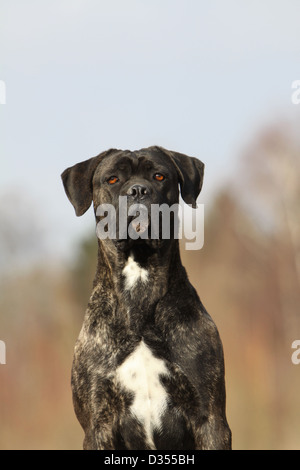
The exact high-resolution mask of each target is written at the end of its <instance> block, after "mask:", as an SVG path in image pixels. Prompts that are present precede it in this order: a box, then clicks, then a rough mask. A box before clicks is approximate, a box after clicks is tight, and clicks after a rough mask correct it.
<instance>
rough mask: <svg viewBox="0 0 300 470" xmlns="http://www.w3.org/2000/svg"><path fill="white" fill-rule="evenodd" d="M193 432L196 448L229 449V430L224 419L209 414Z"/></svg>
mask: <svg viewBox="0 0 300 470" xmlns="http://www.w3.org/2000/svg"><path fill="white" fill-rule="evenodd" d="M195 434H196V435H195V438H196V439H195V440H196V449H197V450H231V431H230V428H229V426H228V424H227V421H226V419H222V418H220V417H219V416H217V417H216V416H213V415H212V416H209V417H208V418H207V420H206V421H205V422H204V423H203V424H202V426H201V427H200V428H199V429H197V431H196V433H195Z"/></svg>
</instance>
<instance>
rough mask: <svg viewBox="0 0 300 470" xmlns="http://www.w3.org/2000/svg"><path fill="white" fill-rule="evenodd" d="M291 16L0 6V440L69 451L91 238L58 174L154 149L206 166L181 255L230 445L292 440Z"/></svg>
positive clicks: (87, 219) (297, 68) (75, 435)
mask: <svg viewBox="0 0 300 470" xmlns="http://www.w3.org/2000/svg"><path fill="white" fill-rule="evenodd" d="M299 18H300V4H299V2H298V1H297V0H289V2H284V1H283V0H264V1H263V2H261V1H258V0H252V1H250V0H247V1H245V2H238V1H237V0H227V1H226V2H223V1H222V0H212V1H210V2H204V1H202V0H189V1H186V0H164V1H163V2H162V1H158V0H151V1H150V0H140V1H138V0H125V1H124V0H100V1H96V0H85V1H83V0H51V1H50V0H44V1H43V2H39V1H37V0H27V1H26V2H23V1H21V0H0V80H1V81H2V83H5V100H4V99H3V96H2V99H1V104H0V129H1V146H0V158H1V165H0V340H2V341H4V342H5V345H6V364H5V365H4V364H2V365H0V449H80V448H81V447H82V439H83V434H82V431H81V428H80V425H79V423H78V422H77V420H76V418H75V415H74V412H73V406H72V398H71V389H70V372H71V364H72V356H73V348H74V344H75V341H76V338H77V336H78V333H79V330H80V327H81V323H82V320H83V315H84V311H85V307H86V305H87V302H88V299H89V294H90V291H91V283H92V279H93V275H94V272H95V267H96V236H95V227H94V220H93V214H92V211H91V210H90V211H88V212H87V213H86V214H85V215H84V216H82V217H81V218H76V217H75V213H74V210H73V208H72V206H71V205H70V203H69V201H68V200H67V198H66V196H65V194H64V190H63V186H62V183H61V180H60V174H61V172H62V171H63V170H64V169H65V168H66V167H68V166H71V165H73V164H74V163H77V162H79V161H82V160H85V159H87V158H89V157H92V156H94V155H97V154H98V153H100V152H101V151H104V150H106V149H108V148H110V147H115V148H122V149H126V148H128V149H130V150H135V149H139V148H142V147H147V146H149V145H155V144H157V145H161V146H164V147H166V148H168V149H171V150H176V151H179V152H182V153H186V154H188V155H191V156H195V157H199V158H200V159H201V160H202V161H203V162H204V163H205V165H206V170H205V180H204V186H203V190H202V193H201V195H200V198H199V202H200V203H204V204H205V242H204V247H203V249H202V250H200V251H185V250H184V247H182V260H183V263H184V265H185V266H186V268H187V271H188V273H189V277H190V280H191V281H192V283H193V284H194V286H195V287H196V289H197V291H198V293H199V295H200V297H201V300H202V301H203V303H204V305H205V306H206V308H207V310H208V311H209V313H210V314H211V316H212V317H213V319H214V321H215V323H216V324H217V326H218V329H219V331H220V335H221V338H222V341H223V346H224V351H225V364H226V385H227V417H228V421H229V424H230V426H231V429H232V432H233V448H234V449H300V404H299V390H300V365H298V366H297V365H295V364H293V363H292V361H291V356H292V352H293V350H292V349H291V345H292V342H293V341H294V340H297V339H300V320H299V305H300V217H299V207H300V186H299V176H300V132H299V129H300V104H299V105H298V101H299V102H300V93H298V95H297V96H298V98H297V96H296V95H295V93H296V90H295V89H293V88H292V84H293V83H294V82H295V81H296V80H300V29H299ZM1 89H2V90H3V87H2V88H1ZM293 93H294V95H293ZM4 103H5V104H4Z"/></svg>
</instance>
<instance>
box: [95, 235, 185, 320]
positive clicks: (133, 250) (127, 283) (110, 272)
mask: <svg viewBox="0 0 300 470" xmlns="http://www.w3.org/2000/svg"><path fill="white" fill-rule="evenodd" d="M179 263H180V264H179ZM175 266H177V270H178V266H181V261H180V253H179V244H178V240H168V242H166V243H165V244H164V245H163V246H160V247H157V246H156V247H155V248H153V247H152V246H151V245H146V244H133V245H132V246H131V247H130V248H128V250H119V249H118V248H117V247H116V246H115V245H113V244H112V243H107V242H106V241H104V242H103V241H101V240H99V254H98V267H97V273H96V277H95V281H94V287H95V290H96V291H98V292H99V291H102V289H104V291H105V292H107V289H109V290H110V291H111V292H113V295H114V299H115V301H117V302H118V309H119V310H120V311H123V313H124V312H126V314H128V315H129V317H130V323H134V322H136V323H138V324H141V323H143V322H141V320H142V319H143V320H146V319H147V321H149V320H150V319H151V317H152V316H153V315H154V311H155V306H156V304H157V302H158V300H159V299H161V298H162V297H163V296H164V295H165V294H166V292H167V291H168V289H169V285H170V283H171V282H172V279H173V273H174V269H175Z"/></svg>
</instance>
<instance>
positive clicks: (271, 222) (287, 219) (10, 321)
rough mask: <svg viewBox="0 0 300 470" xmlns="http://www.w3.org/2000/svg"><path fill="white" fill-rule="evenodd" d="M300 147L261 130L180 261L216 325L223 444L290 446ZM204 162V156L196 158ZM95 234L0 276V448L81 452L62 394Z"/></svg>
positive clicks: (282, 134) (293, 440)
mask: <svg viewBox="0 0 300 470" xmlns="http://www.w3.org/2000/svg"><path fill="white" fill-rule="evenodd" d="M299 162H300V145H299V138H298V136H297V133H295V132H294V128H293V127H289V126H285V125H282V124H278V126H273V127H271V128H270V129H265V130H264V131H263V132H262V133H261V135H259V136H257V138H256V139H255V141H254V142H253V143H252V144H249V147H248V148H247V149H246V151H245V152H244V154H243V155H241V159H240V167H239V168H238V169H237V170H238V171H237V175H236V176H235V177H233V178H232V181H231V182H230V184H228V185H227V186H226V187H224V188H222V189H221V190H220V192H219V194H218V195H217V196H216V197H215V199H214V200H213V201H210V203H209V204H206V206H205V212H206V214H205V244H204V248H203V249H202V250H200V251H184V250H182V260H183V264H184V265H185V266H186V268H187V271H188V273H189V277H190V280H191V281H192V283H193V284H194V286H195V287H196V289H197V291H198V293H199V295H200V297H201V299H202V301H203V303H204V305H205V306H206V308H207V310H208V311H209V313H210V314H211V316H212V317H213V319H214V321H215V322H216V324H217V326H218V328H219V331H220V335H221V338H222V341H223V346H224V351H225V364H226V384H227V416H228V421H229V424H230V426H231V428H232V432H233V448H234V449H300V424H299V423H300V404H299V390H300V365H299V366H296V365H293V364H292V362H291V354H292V349H291V344H292V342H293V341H294V340H295V339H300V321H299V305H300V217H299V207H300V189H299V174H300V163H299ZM207 165H209V162H207ZM95 247H96V243H95V239H94V234H93V233H92V234H91V239H90V240H84V241H83V242H82V244H81V245H80V246H79V247H78V253H77V262H76V265H75V266H72V267H69V266H65V265H63V264H61V265H59V264H58V265H53V264H51V267H50V266H49V267H47V266H48V263H47V260H43V259H41V261H40V266H39V267H35V268H34V269H30V270H26V271H23V272H14V273H10V275H4V274H2V277H1V278H0V295H1V296H0V312H1V316H0V339H1V340H3V341H5V343H6V347H7V364H6V365H1V366H0V423H1V424H0V448H1V449H80V448H81V446H82V438H83V435H82V431H81V428H80V426H79V423H78V422H77V420H76V418H75V415H74V412H73V407H72V398H71V390H70V371H71V363H72V355H73V348H74V343H75V340H76V338H77V335H78V333H79V329H80V326H81V322H82V318H83V314H84V309H85V305H86V303H87V300H88V296H89V292H90V289H91V282H92V277H93V274H94V270H95V262H96V260H95Z"/></svg>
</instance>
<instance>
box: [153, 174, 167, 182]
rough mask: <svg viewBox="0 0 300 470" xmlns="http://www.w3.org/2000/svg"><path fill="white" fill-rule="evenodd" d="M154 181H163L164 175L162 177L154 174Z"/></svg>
mask: <svg viewBox="0 0 300 470" xmlns="http://www.w3.org/2000/svg"><path fill="white" fill-rule="evenodd" d="M154 179H155V180H157V181H163V180H164V179H165V177H164V175H162V174H160V173H155V175H154Z"/></svg>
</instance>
